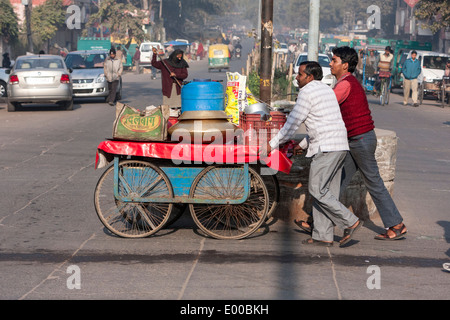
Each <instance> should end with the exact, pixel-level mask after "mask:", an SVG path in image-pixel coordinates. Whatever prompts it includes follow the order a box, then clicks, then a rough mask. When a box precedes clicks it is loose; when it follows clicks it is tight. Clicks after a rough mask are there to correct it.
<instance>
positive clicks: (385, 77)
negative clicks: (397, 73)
mask: <svg viewBox="0 0 450 320" xmlns="http://www.w3.org/2000/svg"><path fill="white" fill-rule="evenodd" d="M378 77H379V78H380V82H381V86H380V90H381V92H380V104H381V105H382V106H384V105H385V104H386V105H388V104H389V93H390V91H391V85H392V77H391V73H390V72H388V71H380V72H379V74H378Z"/></svg>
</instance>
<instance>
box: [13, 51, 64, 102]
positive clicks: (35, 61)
mask: <svg viewBox="0 0 450 320" xmlns="http://www.w3.org/2000/svg"><path fill="white" fill-rule="evenodd" d="M6 72H7V73H8V74H9V79H8V89H7V94H8V98H7V105H8V111H16V108H17V107H19V106H20V105H21V104H26V103H39V104H47V103H56V104H58V105H61V106H63V107H65V108H66V109H67V110H72V109H73V97H72V78H71V75H70V70H69V69H67V67H66V64H65V63H64V60H63V59H62V58H61V57H60V56H55V55H48V54H47V55H44V54H42V55H30V56H20V57H18V58H17V60H16V63H15V64H14V67H13V68H12V69H11V70H7V71H6Z"/></svg>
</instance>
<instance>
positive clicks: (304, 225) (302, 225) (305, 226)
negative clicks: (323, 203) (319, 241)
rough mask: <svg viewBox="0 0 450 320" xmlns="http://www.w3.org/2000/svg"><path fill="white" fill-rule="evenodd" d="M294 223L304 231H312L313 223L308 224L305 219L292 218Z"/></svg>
mask: <svg viewBox="0 0 450 320" xmlns="http://www.w3.org/2000/svg"><path fill="white" fill-rule="evenodd" d="M294 223H295V224H296V225H297V226H298V227H299V228H300V229H302V230H303V231H306V232H307V233H309V234H311V233H312V229H313V224H312V223H311V224H309V223H308V222H306V221H303V220H300V221H298V220H294Z"/></svg>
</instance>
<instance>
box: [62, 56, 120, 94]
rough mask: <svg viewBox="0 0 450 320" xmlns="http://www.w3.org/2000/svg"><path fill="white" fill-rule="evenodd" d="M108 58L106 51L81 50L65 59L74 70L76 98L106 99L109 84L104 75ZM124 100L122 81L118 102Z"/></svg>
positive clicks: (118, 90) (74, 92) (118, 91)
mask: <svg viewBox="0 0 450 320" xmlns="http://www.w3.org/2000/svg"><path fill="white" fill-rule="evenodd" d="M107 57H108V51H106V50H80V51H72V52H70V53H69V54H68V55H67V56H66V59H65V62H66V65H67V67H68V68H70V69H72V70H73V71H72V81H73V95H74V97H75V98H98V97H102V98H104V99H106V97H107V96H108V94H109V91H108V82H107V81H106V78H105V75H104V73H103V62H104V61H105V59H106V58H107ZM120 99H122V80H120V81H119V87H118V88H117V96H116V100H120Z"/></svg>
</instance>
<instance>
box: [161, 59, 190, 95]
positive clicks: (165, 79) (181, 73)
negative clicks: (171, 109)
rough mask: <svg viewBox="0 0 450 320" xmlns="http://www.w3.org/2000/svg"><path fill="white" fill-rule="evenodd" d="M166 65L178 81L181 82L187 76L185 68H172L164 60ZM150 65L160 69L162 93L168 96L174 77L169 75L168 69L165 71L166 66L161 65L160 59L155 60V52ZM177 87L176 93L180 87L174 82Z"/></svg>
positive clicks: (179, 90)
mask: <svg viewBox="0 0 450 320" xmlns="http://www.w3.org/2000/svg"><path fill="white" fill-rule="evenodd" d="M164 62H165V64H166V66H167V67H168V68H169V70H170V71H172V72H173V73H175V75H176V78H177V79H178V82H180V83H181V82H182V81H183V80H184V79H186V78H187V77H188V70H187V69H186V68H174V67H172V66H171V65H170V64H169V63H167V61H164ZM152 66H154V67H155V68H156V69H160V70H161V82H162V93H163V95H165V96H166V97H168V98H170V94H171V93H172V84H173V83H175V84H176V81H175V79H173V78H171V77H170V73H169V71H167V68H166V67H165V66H164V65H163V63H162V62H161V61H157V60H156V54H154V55H153V58H152ZM176 87H177V94H178V95H180V94H181V87H180V86H179V85H178V84H176Z"/></svg>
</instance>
